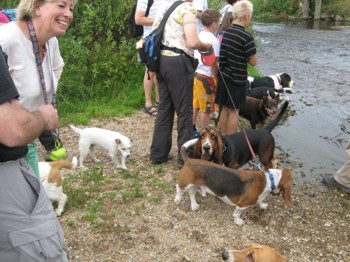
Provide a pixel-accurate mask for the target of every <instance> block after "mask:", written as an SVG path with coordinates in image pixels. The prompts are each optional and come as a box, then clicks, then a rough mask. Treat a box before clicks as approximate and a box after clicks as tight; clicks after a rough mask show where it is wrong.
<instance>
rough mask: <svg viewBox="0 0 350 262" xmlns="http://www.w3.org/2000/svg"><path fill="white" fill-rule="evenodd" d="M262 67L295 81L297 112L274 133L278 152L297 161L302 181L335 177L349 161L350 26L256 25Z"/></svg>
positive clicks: (259, 66)
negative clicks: (346, 149) (340, 168)
mask: <svg viewBox="0 0 350 262" xmlns="http://www.w3.org/2000/svg"><path fill="white" fill-rule="evenodd" d="M253 29H254V31H255V33H256V42H257V46H258V53H257V57H258V64H257V66H256V67H257V69H258V70H259V71H260V72H261V73H262V74H263V75H271V74H276V73H281V72H286V73H288V74H290V75H291V77H292V79H293V80H294V81H295V86H294V91H293V94H288V97H289V99H290V104H289V108H290V110H291V111H295V114H293V115H290V116H288V118H287V119H286V120H285V121H284V122H282V123H281V124H280V126H278V127H277V128H276V129H275V130H273V135H274V137H275V140H276V145H277V153H281V154H285V155H287V156H288V159H290V160H291V162H292V163H295V164H296V166H295V168H294V175H295V177H296V178H297V179H296V180H297V181H298V182H299V183H304V182H305V180H310V179H313V180H315V181H316V182H319V181H320V180H321V178H322V176H323V175H325V174H334V173H335V172H336V170H338V168H339V167H340V166H341V165H342V164H343V163H344V162H345V161H346V153H345V151H344V147H345V146H346V144H347V141H348V139H349V137H350V135H349V134H350V108H349V106H350V94H349V92H350V24H336V23H334V22H333V23H331V22H321V21H318V22H312V21H311V22H308V21H292V22H290V21H289V22H282V23H280V22H278V23H259V22H254V23H253Z"/></svg>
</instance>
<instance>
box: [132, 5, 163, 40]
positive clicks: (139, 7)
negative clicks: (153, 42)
mask: <svg viewBox="0 0 350 262" xmlns="http://www.w3.org/2000/svg"><path fill="white" fill-rule="evenodd" d="M163 2H165V1H164V0H153V4H152V6H151V8H150V10H149V14H148V16H147V17H150V18H154V17H155V16H156V13H157V10H158V8H159V7H160V6H161V5H162V4H163ZM147 4H148V0H137V7H136V10H139V11H145V12H146V11H147ZM151 32H152V25H144V26H143V35H142V38H144V37H145V36H147V35H149V33H151Z"/></svg>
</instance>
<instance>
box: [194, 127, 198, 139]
mask: <svg viewBox="0 0 350 262" xmlns="http://www.w3.org/2000/svg"><path fill="white" fill-rule="evenodd" d="M193 136H194V138H198V137H199V129H198V128H196V129H195V130H194V133H193Z"/></svg>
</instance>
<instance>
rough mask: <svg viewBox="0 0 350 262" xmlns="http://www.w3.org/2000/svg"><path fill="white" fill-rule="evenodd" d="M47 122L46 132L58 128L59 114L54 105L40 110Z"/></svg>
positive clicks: (42, 107) (43, 106)
mask: <svg viewBox="0 0 350 262" xmlns="http://www.w3.org/2000/svg"><path fill="white" fill-rule="evenodd" d="M37 111H38V112H40V113H41V115H42V117H43V119H44V121H45V130H47V131H54V130H56V129H57V127H58V112H57V110H56V109H55V108H54V107H53V106H52V105H42V106H40V107H39V108H38V110H37Z"/></svg>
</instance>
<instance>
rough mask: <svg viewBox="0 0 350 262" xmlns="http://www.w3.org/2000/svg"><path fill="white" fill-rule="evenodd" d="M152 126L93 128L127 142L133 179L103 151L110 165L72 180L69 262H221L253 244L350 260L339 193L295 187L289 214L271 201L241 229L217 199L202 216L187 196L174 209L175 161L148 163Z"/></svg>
mask: <svg viewBox="0 0 350 262" xmlns="http://www.w3.org/2000/svg"><path fill="white" fill-rule="evenodd" d="M153 123H154V118H151V117H149V116H148V115H146V114H145V113H143V112H139V113H137V114H135V115H133V116H131V117H116V118H114V119H106V120H94V121H92V123H91V124H90V125H89V126H90V127H92V126H96V127H103V128H106V129H110V130H115V131H119V132H121V133H123V134H125V135H127V136H128V137H130V138H131V140H132V142H133V150H132V156H131V159H129V160H128V161H127V166H128V168H129V170H128V171H127V172H126V171H121V170H116V169H115V167H114V166H113V165H112V164H111V163H110V160H109V159H108V156H107V154H106V153H105V152H101V151H98V150H97V152H96V154H97V155H98V156H99V157H100V159H102V160H103V162H104V163H105V164H104V165H98V166H97V168H96V166H95V168H94V164H93V163H92V162H91V161H90V160H88V161H87V162H86V165H87V166H88V167H89V169H88V170H87V171H86V172H82V171H80V170H77V171H75V172H73V175H68V176H67V177H66V180H65V189H64V190H65V191H66V192H67V194H68V203H67V206H66V211H65V213H63V215H62V217H61V218H60V219H59V220H60V222H61V223H62V225H63V228H64V232H65V243H66V247H67V250H68V251H69V253H70V258H71V261H84V262H86V261H203V262H204V261H208V262H209V261H221V256H220V254H221V252H222V251H225V250H227V249H241V248H244V247H246V246H248V245H249V244H251V243H261V244H266V245H269V246H271V247H273V248H275V249H277V250H278V251H279V252H280V253H281V254H283V255H284V256H285V257H287V258H288V261H298V262H304V261H305V262H308V261H343V262H349V261H350V229H349V221H350V214H349V206H350V197H349V195H344V194H342V193H341V192H338V191H333V190H328V189H325V188H323V189H322V190H314V185H312V184H305V185H296V184H295V185H294V187H293V189H292V200H293V204H294V205H293V207H292V208H291V209H288V208H286V207H285V206H284V203H283V200H282V197H281V196H272V195H271V196H268V197H267V199H266V202H267V203H268V204H269V207H268V209H267V210H266V211H261V210H259V209H258V208H257V207H252V208H250V209H248V211H247V213H246V214H245V215H244V217H243V218H244V219H245V220H246V225H244V226H243V227H238V226H236V225H235V224H234V223H233V219H232V213H233V207H231V206H228V205H226V204H224V203H223V202H221V201H220V200H218V199H216V198H214V197H212V196H207V197H205V198H203V197H201V196H198V197H197V199H198V203H199V204H200V210H199V211H198V212H192V211H191V209H190V203H189V199H188V197H186V198H185V199H184V201H183V202H182V203H181V204H180V205H179V206H176V205H175V204H174V202H173V198H174V196H175V180H176V175H177V172H178V169H177V165H176V160H175V159H173V160H170V161H169V162H168V163H166V164H163V165H160V166H159V165H157V166H154V165H151V164H150V163H149V160H148V157H149V147H150V142H151V136H152V130H153ZM61 136H62V139H63V141H64V143H65V147H66V148H67V151H68V159H71V158H72V156H73V155H78V149H77V144H78V138H77V137H76V136H75V134H73V132H72V130H70V128H69V127H62V128H61ZM175 136H176V132H174V139H173V141H176V139H175V138H176V137H175ZM175 152H176V146H175V145H174V146H173V148H172V153H173V154H175ZM101 156H102V157H101ZM282 164H283V165H285V166H286V167H288V168H291V169H292V168H293V165H294V164H295V163H293V165H292V163H288V159H284V161H282ZM79 201H81V202H79Z"/></svg>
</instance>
